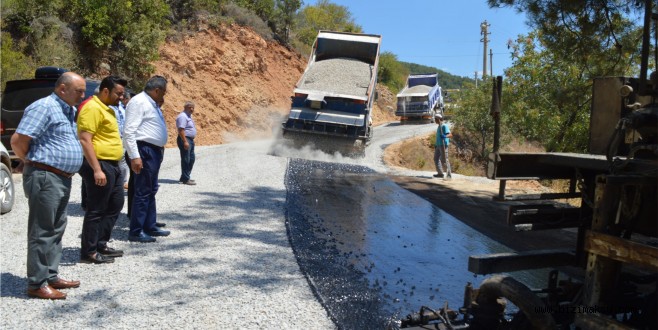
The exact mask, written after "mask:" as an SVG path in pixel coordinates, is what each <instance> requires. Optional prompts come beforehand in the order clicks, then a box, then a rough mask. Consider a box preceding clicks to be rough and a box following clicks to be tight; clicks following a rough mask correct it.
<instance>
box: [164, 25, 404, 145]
mask: <svg viewBox="0 0 658 330" xmlns="http://www.w3.org/2000/svg"><path fill="white" fill-rule="evenodd" d="M174 39H175V40H174ZM306 61H307V60H306V58H303V57H302V56H301V55H300V54H298V53H297V52H295V51H293V50H290V49H288V48H286V47H284V46H282V45H281V44H279V43H277V42H275V41H267V40H265V39H263V38H262V37H261V36H260V35H258V34H257V33H255V32H254V31H252V30H251V29H249V28H247V27H241V26H238V25H229V26H222V27H220V28H219V29H218V30H215V29H202V30H200V31H199V32H198V33H196V34H193V35H188V36H179V37H177V38H172V40H169V41H167V42H166V43H165V44H164V45H163V46H162V47H161V48H160V59H159V60H158V61H157V62H155V63H154V65H155V67H156V72H155V74H159V75H162V76H164V77H166V78H167V80H168V81H169V86H168V88H167V95H166V101H165V104H164V106H163V111H164V114H165V118H166V120H167V123H168V128H169V143H168V145H167V146H169V147H173V146H175V143H176V128H175V119H176V116H177V115H178V114H179V113H180V111H182V109H183V104H184V103H185V101H188V100H190V101H193V102H194V103H195V104H196V112H195V114H194V119H195V122H196V125H197V128H198V131H199V132H198V136H197V139H196V143H197V144H198V145H213V144H222V143H226V142H230V141H231V140H232V139H250V138H264V137H269V136H271V135H272V133H273V129H275V128H276V127H278V124H279V123H280V122H281V119H282V118H283V116H285V114H287V112H288V110H289V109H290V96H292V91H293V89H294V87H295V84H296V83H297V81H298V80H299V78H300V77H301V75H302V73H303V72H304V68H305V67H306ZM377 91H378V96H379V98H378V101H377V105H376V106H375V109H374V110H373V120H374V123H375V124H379V123H383V122H387V121H390V120H394V118H395V116H394V114H393V112H394V110H393V106H391V105H390V104H391V103H392V104H394V102H395V96H394V95H392V93H390V92H389V91H388V89H386V88H382V87H380V86H378V88H377Z"/></svg>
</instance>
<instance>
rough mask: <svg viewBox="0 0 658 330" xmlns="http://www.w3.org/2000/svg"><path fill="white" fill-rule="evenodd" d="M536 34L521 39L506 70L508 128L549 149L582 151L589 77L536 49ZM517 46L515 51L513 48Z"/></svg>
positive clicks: (538, 42)
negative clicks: (516, 53) (513, 58)
mask: <svg viewBox="0 0 658 330" xmlns="http://www.w3.org/2000/svg"><path fill="white" fill-rule="evenodd" d="M537 35H538V33H537V32H535V33H531V34H530V35H529V36H527V37H520V38H519V39H518V41H517V44H516V45H515V46H514V47H515V52H521V53H522V54H523V55H521V56H519V57H517V58H515V61H514V64H513V66H512V67H511V68H509V69H508V70H506V72H505V74H506V76H507V79H506V81H505V83H506V84H505V90H504V98H505V102H504V112H505V113H506V114H507V116H508V123H509V125H510V126H509V127H510V129H512V130H514V131H515V132H517V133H519V134H521V135H522V136H524V137H525V138H526V139H530V140H535V141H542V142H543V143H544V146H545V147H546V148H547V150H548V151H577V152H584V151H585V148H586V146H587V136H588V131H587V130H588V125H587V123H588V121H587V120H588V116H589V106H590V100H591V98H590V94H591V87H592V85H591V79H589V77H588V75H587V74H586V72H585V69H583V68H582V67H579V66H578V65H577V63H574V62H572V61H564V60H562V59H561V58H560V57H559V56H556V54H554V53H552V52H549V51H548V50H546V49H545V48H542V47H541V45H542V44H541V42H540V41H539V39H540V38H538V36H537ZM517 48H518V49H517Z"/></svg>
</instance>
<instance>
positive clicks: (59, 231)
mask: <svg viewBox="0 0 658 330" xmlns="http://www.w3.org/2000/svg"><path fill="white" fill-rule="evenodd" d="M85 88H86V82H85V79H84V78H82V76H80V75H78V74H76V73H73V72H66V73H64V74H62V75H61V76H60V77H59V79H58V80H57V82H56V83H55V90H54V91H53V93H52V94H50V95H49V96H46V97H44V98H42V99H39V100H37V101H35V102H34V103H32V104H30V105H29V106H28V107H27V108H26V109H25V113H24V115H23V118H22V119H21V122H20V123H19V124H18V128H16V133H14V135H12V137H11V146H12V149H13V150H14V153H16V156H18V157H19V158H20V159H21V160H23V162H24V163H25V168H24V170H23V190H24V191H25V196H26V197H27V198H28V206H29V209H30V211H29V215H28V224H27V228H28V230H27V232H28V233H27V281H28V288H27V294H28V296H30V297H36V298H41V299H65V298H66V293H63V292H61V291H59V289H68V288H75V287H78V286H80V282H79V281H68V280H65V279H63V278H60V277H59V275H58V274H59V271H58V268H59V262H60V260H61V259H62V236H64V230H65V229H66V222H67V220H66V217H67V212H66V208H67V205H68V202H69V197H70V194H71V177H72V176H73V174H74V173H75V172H77V171H78V169H80V166H81V165H82V147H81V146H80V142H79V141H78V137H77V132H76V129H77V128H76V123H75V112H76V109H75V107H74V105H75V104H78V103H80V101H81V100H82V98H83V97H84V96H85Z"/></svg>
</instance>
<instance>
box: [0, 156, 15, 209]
mask: <svg viewBox="0 0 658 330" xmlns="http://www.w3.org/2000/svg"><path fill="white" fill-rule="evenodd" d="M13 207H14V179H13V178H12V177H11V171H10V170H9V168H8V167H7V165H5V164H0V213H1V214H5V213H7V212H9V211H11V209H12V208H13Z"/></svg>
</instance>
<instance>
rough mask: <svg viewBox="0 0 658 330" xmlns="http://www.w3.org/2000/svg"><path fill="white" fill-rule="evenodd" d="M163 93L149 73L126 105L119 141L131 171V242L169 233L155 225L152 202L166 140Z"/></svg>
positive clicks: (157, 79) (156, 78)
mask: <svg viewBox="0 0 658 330" xmlns="http://www.w3.org/2000/svg"><path fill="white" fill-rule="evenodd" d="M166 92H167V80H166V79H165V78H164V77H162V76H153V77H151V78H150V79H149V80H148V81H147V82H146V86H144V91H143V92H141V93H139V94H137V95H135V97H133V98H132V99H131V100H130V103H128V107H127V108H126V123H125V126H124V132H123V142H124V147H125V149H126V151H127V152H128V157H129V158H130V167H131V169H132V171H133V172H134V173H135V180H134V196H133V198H132V207H131V211H130V233H129V235H128V240H130V241H131V242H141V243H149V242H155V241H156V239H155V237H154V236H168V235H169V231H167V230H162V229H160V228H158V227H157V226H156V218H157V213H156V204H155V194H156V193H157V192H158V187H159V185H158V173H159V172H160V164H161V163H162V159H163V156H164V145H165V144H166V143H167V125H166V124H165V119H164V115H163V114H162V110H161V109H160V107H161V106H162V104H163V103H164V95H165V93H166ZM128 194H130V192H128Z"/></svg>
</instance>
